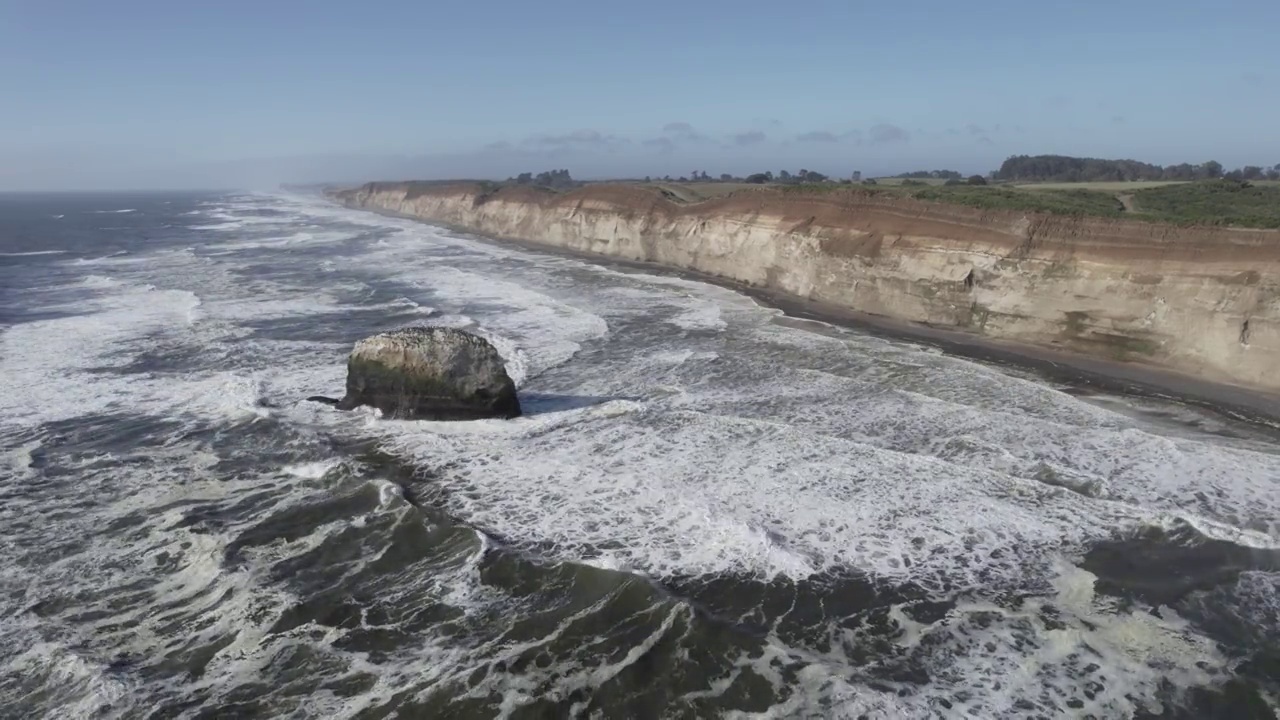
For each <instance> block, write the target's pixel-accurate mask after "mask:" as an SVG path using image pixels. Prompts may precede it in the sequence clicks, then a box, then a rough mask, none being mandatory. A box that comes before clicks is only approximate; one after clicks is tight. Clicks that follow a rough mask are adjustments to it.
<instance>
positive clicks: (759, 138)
mask: <svg viewBox="0 0 1280 720" xmlns="http://www.w3.org/2000/svg"><path fill="white" fill-rule="evenodd" d="M767 139H768V137H767V136H766V135H765V134H764V133H762V132H760V131H759V130H751V131H748V132H744V133H738V134H737V135H734V136H733V144H734V145H737V146H738V147H747V146H749V145H759V144H760V143H762V142H764V141H765V140H767Z"/></svg>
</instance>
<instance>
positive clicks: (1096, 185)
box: [1012, 180, 1190, 193]
mask: <svg viewBox="0 0 1280 720" xmlns="http://www.w3.org/2000/svg"><path fill="white" fill-rule="evenodd" d="M1187 182H1190V181H1189V180H1134V181H1131V182H1078V183H1018V184H1016V185H1013V186H1012V187H1016V188H1018V189H1019V190H1098V191H1100V192H1111V193H1116V192H1132V191H1135V190H1146V189H1148V188H1154V187H1165V186H1167V185H1183V184H1185V183H1187Z"/></svg>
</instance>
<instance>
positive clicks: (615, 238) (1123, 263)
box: [334, 183, 1280, 391]
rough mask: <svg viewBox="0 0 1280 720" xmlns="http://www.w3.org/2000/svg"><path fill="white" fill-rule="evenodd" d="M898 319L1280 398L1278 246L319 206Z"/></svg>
mask: <svg viewBox="0 0 1280 720" xmlns="http://www.w3.org/2000/svg"><path fill="white" fill-rule="evenodd" d="M334 197H335V198H336V199H338V200H339V201H340V202H343V203H344V204H346V205H348V206H351V207H357V208H368V209H376V210H384V211H391V212H395V213H401V214H405V215H410V216H413V217H417V218H421V219H423V220H426V221H430V222H436V223H442V224H447V225H452V226H457V227H461V228H466V229H467V230H470V231H473V232H477V233H482V234H485V235H490V236H494V237H498V238H514V239H520V240H526V241H532V242H537V243H543V244H546V245H550V246H554V247H558V248H566V249H570V250H575V251H580V252H588V253H596V254H600V255H605V256H609V257H616V258H623V259H627V260H639V261H649V262H656V263H661V264H663V265H669V266H672V267H677V268H684V269H689V270H695V271H698V272H703V273H708V274H712V275H717V276H721V277H724V278H729V279H732V280H736V281H740V282H744V283H749V284H752V285H756V286H760V287H764V288H768V289H771V290H776V291H779V292H783V293H787V294H790V295H794V296H797V297H800V298H806V299H811V300H818V301H822V302H826V303H830V304H834V305H839V306H842V307H845V308H849V309H852V310H856V311H860V312H865V313H869V314H874V315H881V316H887V317H890V318H894V319H897V320H902V321H907V322H914V323H926V324H929V325H932V326H936V327H943V328H950V329H958V330H964V331H967V332H971V333H975V334H979V335H981V336H984V337H987V338H991V339H994V340H1005V341H1013V342H1018V343H1025V344H1030V345H1035V346H1039V347H1044V348H1054V349H1061V350H1067V351H1074V352H1079V353H1085V354H1088V355H1090V356H1094V357H1100V358H1106V359H1112V360H1121V361H1129V362H1140V363H1145V364H1149V365H1152V366H1157V367H1163V368H1166V369H1172V370H1177V371H1181V372H1184V373H1190V374H1193V375H1195V376H1197V377H1199V378H1201V379H1205V380H1213V381H1217V382H1225V383H1229V384H1235V385H1242V386H1248V387H1254V388H1259V389H1265V390H1269V391H1275V390H1280V368H1278V367H1277V360H1280V233H1277V232H1273V231H1267V232H1258V231H1246V230H1225V229H1208V228H1178V227H1173V226H1168V225H1157V224H1147V223H1139V222H1132V221H1110V220H1101V219H1080V218H1067V217H1056V216H1039V215H1024V214H1021V213H1010V212H1003V211H1001V212H993V211H983V210H976V209H970V208H964V207H955V206H949V205H938V204H933V203H923V202H919V201H916V200H909V199H902V198H892V197H883V196H877V195H868V194H866V193H860V192H858V191H856V190H851V191H842V192H834V193H815V194H812V195H806V194H799V193H792V192H779V191H769V190H762V191H754V192H752V191H748V192H741V193H736V194H734V195H731V196H729V197H725V198H720V199H716V200H709V201H706V202H702V203H698V204H677V203H674V202H671V201H669V200H667V199H665V198H664V197H663V196H662V195H661V194H659V193H658V192H656V191H650V190H648V189H646V188H641V187H636V186H629V185H596V186H588V187H585V188H582V189H579V190H575V191H573V192H570V193H565V194H555V193H550V192H546V191H540V190H537V189H533V188H525V187H513V188H505V189H502V190H499V191H497V192H493V193H486V192H485V191H484V190H483V189H482V188H481V187H480V186H478V185H470V184H459V185H448V186H441V185H427V186H424V185H419V184H413V183H371V184H368V185H365V186H363V187H360V188H356V189H353V190H346V191H342V192H338V193H335V194H334Z"/></svg>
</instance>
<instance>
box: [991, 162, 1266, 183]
mask: <svg viewBox="0 0 1280 720" xmlns="http://www.w3.org/2000/svg"><path fill="white" fill-rule="evenodd" d="M996 178H997V179H999V180H1003V181H1006V182H1126V181H1132V180H1216V179H1219V178H1222V179H1226V180H1239V181H1244V180H1280V163H1277V164H1276V165H1274V166H1272V167H1269V168H1268V167H1263V166H1261V165H1246V166H1245V167H1242V168H1238V169H1236V170H1231V171H1226V170H1225V169H1224V168H1223V166H1222V163H1220V162H1217V161H1216V160H1210V161H1208V162H1203V163H1199V164H1197V165H1192V164H1190V163H1181V164H1178V165H1166V166H1163V167H1162V166H1160V165H1153V164H1151V163H1144V162H1140V161H1138V160H1104V159H1100V158H1086V157H1071V156H1068V155H1014V156H1013V157H1010V158H1008V159H1007V160H1005V161H1004V163H1002V164H1001V165H1000V169H999V170H998V171H996Z"/></svg>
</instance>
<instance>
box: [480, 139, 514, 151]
mask: <svg viewBox="0 0 1280 720" xmlns="http://www.w3.org/2000/svg"><path fill="white" fill-rule="evenodd" d="M511 148H512V145H511V143H509V142H507V141H506V140H499V141H497V142H491V143H489V144H488V145H485V146H484V149H485V150H488V151H489V152H503V151H506V150H510V149H511Z"/></svg>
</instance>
